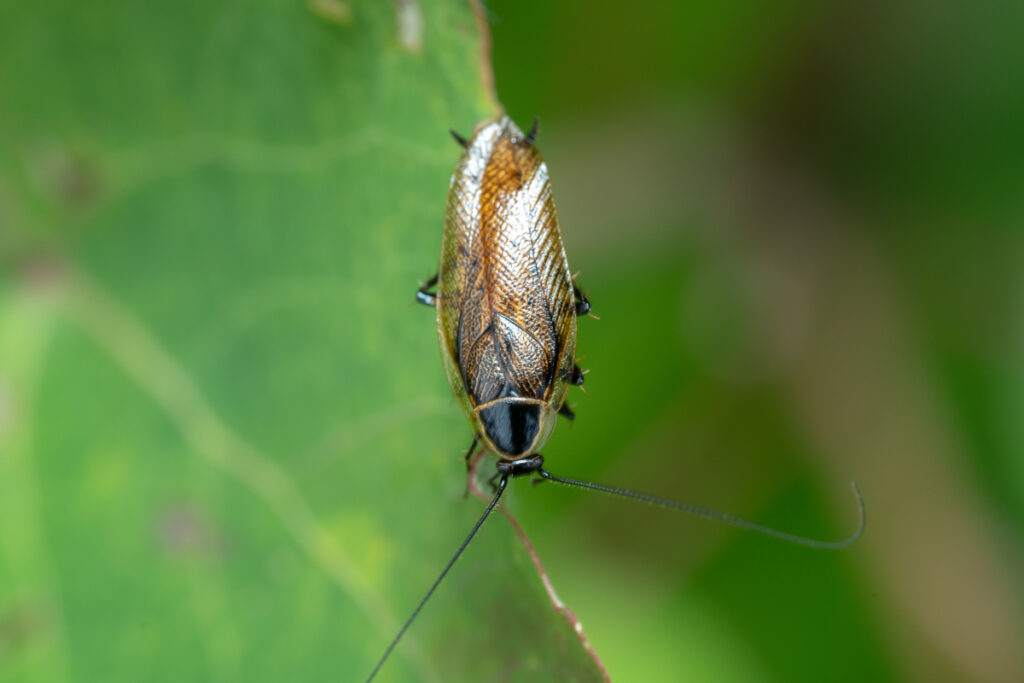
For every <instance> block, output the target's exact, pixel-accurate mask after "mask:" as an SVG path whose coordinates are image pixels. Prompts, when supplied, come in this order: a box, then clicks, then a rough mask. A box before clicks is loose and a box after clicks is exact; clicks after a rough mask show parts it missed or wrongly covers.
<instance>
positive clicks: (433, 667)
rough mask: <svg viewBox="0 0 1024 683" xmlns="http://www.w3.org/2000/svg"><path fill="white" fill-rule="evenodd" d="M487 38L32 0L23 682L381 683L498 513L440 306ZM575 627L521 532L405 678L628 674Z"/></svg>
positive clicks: (0, 14)
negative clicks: (487, 504)
mask: <svg viewBox="0 0 1024 683" xmlns="http://www.w3.org/2000/svg"><path fill="white" fill-rule="evenodd" d="M481 25H482V24H481V21H480V19H479V16H478V10H477V9H476V8H475V6H474V5H473V4H472V3H469V2H454V1H452V2H437V3H417V2H415V0H404V1H400V2H394V3H387V2H368V1H367V2H358V3H357V2H351V3H350V2H347V1H344V0H310V2H309V3H308V4H303V3H299V2H273V1H272V0H259V1H257V2H250V3H241V2H229V3H225V4H223V5H220V6H214V4H212V3H205V2H180V3H178V2H172V3H159V2H145V3H135V2H127V1H124V0H117V1H115V2H112V3H105V4H102V5H95V4H89V3H58V2H41V3H32V4H31V5H29V4H24V3H20V4H15V3H5V4H4V5H3V6H2V7H0V82H2V83H3V84H4V85H3V91H4V96H3V102H2V104H0V263H2V265H3V276H2V278H0V680H12V681H13V680H17V681H50V680H56V681H61V680H88V681H92V680H103V681H108V682H114V681H128V682H131V683H135V682H137V681H141V680H145V681H196V680H210V681H231V680H239V681H241V680H244V681H264V680H265V681H283V680H296V681H328V680H329V681H350V680H356V681H358V680H363V679H364V678H365V676H366V675H367V674H368V673H369V672H370V670H371V669H372V667H373V665H374V663H375V662H376V661H377V658H378V657H379V656H380V655H381V654H382V652H383V651H384V648H385V646H386V645H387V643H388V641H389V640H390V638H391V637H392V636H393V635H394V633H395V632H396V630H397V629H398V627H399V625H400V624H401V623H402V621H403V620H404V619H405V618H406V616H407V615H408V614H409V612H411V610H412V608H413V607H414V606H415V604H416V602H417V601H418V600H419V598H420V597H421V596H422V594H423V592H424V591H425V590H426V588H427V587H428V586H429V585H430V583H431V581H433V580H434V578H435V577H436V575H437V573H438V572H439V571H440V569H441V568H442V566H443V565H444V563H445V562H446V561H447V559H448V558H449V557H450V556H451V553H452V552H453V551H454V550H455V548H456V547H457V545H458V543H459V542H460V541H461V540H462V538H463V537H464V535H465V534H466V532H467V531H468V530H469V528H470V527H471V525H472V524H473V522H474V521H475V520H476V519H477V517H478V516H479V514H480V513H481V512H482V510H483V503H481V502H480V501H478V500H476V499H475V498H468V499H466V498H464V497H463V492H464V488H465V478H464V466H463V463H462V462H461V454H462V449H463V448H465V446H466V445H468V442H469V439H470V433H469V431H468V430H467V429H466V424H465V420H464V418H463V417H462V415H461V414H460V412H459V410H458V408H457V406H456V405H455V402H454V400H453V399H452V398H451V395H450V392H449V390H448V387H447V384H446V382H445V379H444V375H443V371H442V368H441V363H440V359H439V353H438V349H437V341H436V336H435V335H436V332H435V322H434V316H433V312H432V311H430V310H427V309H425V308H421V307H413V306H412V305H411V303H410V302H411V301H412V300H413V292H414V290H415V288H416V285H417V283H418V282H419V281H421V280H423V279H425V278H426V277H428V276H429V275H431V274H432V272H433V270H434V267H435V264H436V260H437V253H438V249H439V245H440V233H441V217H442V212H443V208H444V202H445V192H446V190H447V184H448V179H449V175H450V173H451V169H452V167H453V166H454V163H455V160H456V158H457V155H458V149H457V147H456V146H455V145H454V144H453V143H452V141H451V139H450V138H449V137H448V133H447V130H448V128H450V127H453V128H455V129H457V130H461V131H463V132H464V133H468V132H469V131H471V130H472V127H473V125H474V124H475V123H476V122H477V121H478V120H480V119H482V118H484V117H487V116H490V115H493V114H494V113H495V112H496V111H497V105H496V103H495V100H494V97H493V94H492V93H491V91H490V89H489V87H488V85H487V83H486V78H487V75H488V74H489V65H488V63H487V57H486V37H485V36H482V35H481ZM486 466H487V465H486V464H485V467H486ZM523 485H525V482H515V483H514V484H513V486H512V487H511V489H512V490H511V491H510V492H509V494H507V498H506V499H505V500H504V501H503V506H504V508H505V510H509V509H513V508H515V507H516V498H517V489H518V488H520V487H522V486H523ZM574 627H575V622H574V620H573V619H572V617H571V614H570V613H568V612H567V611H566V610H564V608H563V609H562V610H561V611H559V610H556V609H553V607H552V601H551V599H550V598H549V596H548V593H547V592H546V591H545V588H544V583H543V581H542V577H541V576H540V575H539V574H538V571H537V568H536V566H535V564H534V561H533V559H531V555H530V554H529V552H528V550H527V548H526V547H525V546H524V544H523V542H522V540H521V539H520V538H519V536H518V535H517V532H516V528H515V527H514V526H513V524H510V522H509V520H508V519H506V518H504V517H503V516H502V515H495V516H494V517H493V518H492V519H491V520H489V521H488V523H487V524H486V525H485V526H484V527H483V529H482V530H481V532H480V534H479V535H478V536H477V538H476V539H475V540H474V542H473V543H472V544H471V546H470V547H469V549H468V551H467V552H466V554H465V555H464V556H463V558H462V559H461V560H460V561H459V562H458V563H457V564H456V566H455V568H454V569H453V571H452V573H451V574H450V575H449V578H448V580H447V581H446V583H445V584H443V585H442V587H441V588H440V589H439V591H438V593H437V594H436V596H435V598H434V600H433V601H432V602H431V603H430V604H429V605H428V606H427V608H426V609H425V610H424V611H423V613H422V614H421V616H420V617H419V619H418V620H417V622H416V623H415V624H414V625H413V627H412V628H411V629H410V631H409V633H408V634H407V636H406V637H405V639H404V640H403V641H402V643H401V644H400V645H399V647H398V648H397V650H396V651H395V654H394V655H393V656H392V658H391V660H390V661H389V662H388V664H387V665H386V667H385V668H384V670H383V671H382V674H381V676H380V678H379V679H378V680H381V681H405V680H410V681H461V680H465V681H485V680H504V681H545V680H547V681H592V680H601V679H602V678H603V674H602V673H601V670H600V668H599V665H598V664H597V663H596V660H595V659H594V658H593V657H592V656H591V654H590V653H589V652H588V651H587V649H586V648H585V647H584V641H582V639H581V636H580V634H579V633H577V632H576V629H575V628H574Z"/></svg>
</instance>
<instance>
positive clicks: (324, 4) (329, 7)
mask: <svg viewBox="0 0 1024 683" xmlns="http://www.w3.org/2000/svg"><path fill="white" fill-rule="evenodd" d="M308 4H309V9H310V11H312V12H313V14H315V15H317V16H318V17H320V18H321V19H325V20H327V21H329V22H331V23H333V24H338V25H339V26H348V25H350V24H351V23H352V7H351V6H350V5H349V4H348V3H347V2H342V0H309V3H308Z"/></svg>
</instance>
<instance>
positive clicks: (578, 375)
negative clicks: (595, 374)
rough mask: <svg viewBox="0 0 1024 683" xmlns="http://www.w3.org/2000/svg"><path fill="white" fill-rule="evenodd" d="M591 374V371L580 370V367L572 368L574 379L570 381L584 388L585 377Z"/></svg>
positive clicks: (574, 366)
mask: <svg viewBox="0 0 1024 683" xmlns="http://www.w3.org/2000/svg"><path fill="white" fill-rule="evenodd" d="M588 372H590V370H580V366H579V365H573V366H572V379H571V380H570V381H571V382H572V383H573V384H575V385H576V386H578V387H582V386H583V377H584V376H585V375H586V374H587V373H588Z"/></svg>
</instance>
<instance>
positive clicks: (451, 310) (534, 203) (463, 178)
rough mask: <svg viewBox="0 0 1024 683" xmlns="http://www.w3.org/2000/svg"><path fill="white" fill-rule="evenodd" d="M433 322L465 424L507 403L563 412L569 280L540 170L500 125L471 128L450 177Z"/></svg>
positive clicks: (571, 339)
mask: <svg viewBox="0 0 1024 683" xmlns="http://www.w3.org/2000/svg"><path fill="white" fill-rule="evenodd" d="M437 319H438V331H439V334H440V337H441V350H442V357H443V358H444V363H445V370H446V373H447V374H448V380H449V383H450V384H451V385H452V389H453V391H454V392H455V395H456V397H457V398H458V400H459V403H460V405H462V407H463V410H464V411H465V412H466V413H467V415H469V416H470V418H471V419H473V417H472V408H473V406H475V405H479V404H482V403H486V402H487V401H491V400H493V399H495V398H500V397H504V396H521V397H531V398H537V399H541V400H544V401H547V402H549V403H551V404H552V405H553V407H554V408H555V409H556V410H557V409H558V408H559V407H561V404H562V402H563V401H564V400H565V394H566V391H567V389H568V382H569V379H570V378H571V376H572V368H573V361H574V356H575V349H576V314H575V307H574V300H573V290H572V280H571V277H570V274H569V266H568V262H567V261H566V257H565V251H564V249H563V247H562V238H561V235H560V234H559V230H558V215H557V213H556V211H555V203H554V199H553V198H552V195H551V185H550V182H549V181H548V174H547V166H546V165H545V164H544V161H543V160H542V159H541V157H540V154H538V153H537V150H536V148H534V147H533V145H532V143H530V142H529V141H527V140H526V139H525V137H524V136H523V134H522V132H521V131H520V130H519V129H518V128H517V127H516V126H515V124H514V123H512V121H511V120H509V119H508V118H507V117H502V118H500V119H498V120H496V121H492V122H488V123H485V124H483V125H482V126H481V127H479V128H478V129H477V132H476V134H475V135H474V136H473V138H472V139H471V140H470V143H469V145H468V146H467V148H466V151H465V153H464V154H463V156H462V158H461V159H460V160H459V164H458V166H457V167H456V169H455V173H454V175H453V176H452V182H451V186H450V189H449V192H448V207H447V211H446V214H445V230H444V238H443V244H442V248H441V263H440V268H439V277H438V305H437Z"/></svg>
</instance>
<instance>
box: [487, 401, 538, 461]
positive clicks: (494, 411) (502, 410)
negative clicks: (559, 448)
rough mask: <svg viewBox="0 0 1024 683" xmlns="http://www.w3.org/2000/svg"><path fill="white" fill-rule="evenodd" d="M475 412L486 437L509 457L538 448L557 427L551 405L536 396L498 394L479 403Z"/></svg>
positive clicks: (527, 453) (513, 457)
mask: <svg viewBox="0 0 1024 683" xmlns="http://www.w3.org/2000/svg"><path fill="white" fill-rule="evenodd" d="M473 412H474V413H475V414H476V418H477V422H478V423H479V425H480V427H481V429H482V431H483V437H484V440H485V441H486V442H487V444H488V445H489V446H490V447H491V449H492V450H493V451H494V452H495V453H497V454H498V455H499V456H500V457H502V458H505V459H506V460H515V459H518V458H523V457H526V456H528V455H533V454H534V453H536V452H537V451H539V450H540V449H541V448H543V447H544V444H545V443H547V441H548V437H550V436H551V430H552V429H554V427H555V412H554V411H553V410H552V409H551V405H550V404H549V403H547V402H545V401H541V400H538V399H533V398H499V399H497V400H495V401H491V402H489V403H485V404H483V405H481V406H477V407H476V408H475V409H474V411H473Z"/></svg>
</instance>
